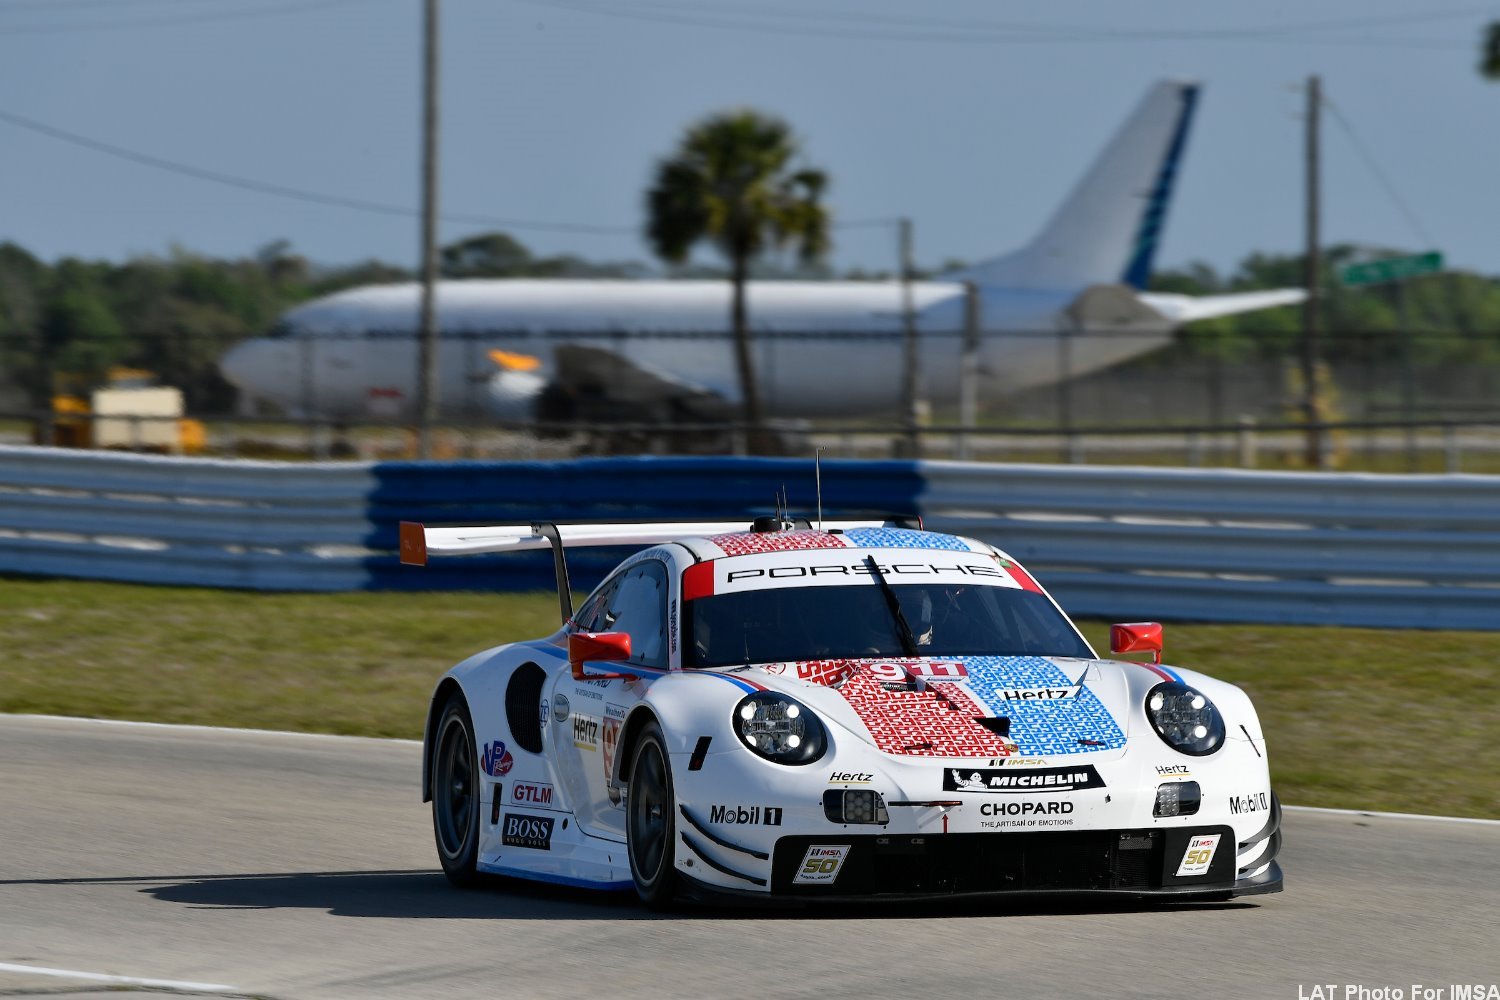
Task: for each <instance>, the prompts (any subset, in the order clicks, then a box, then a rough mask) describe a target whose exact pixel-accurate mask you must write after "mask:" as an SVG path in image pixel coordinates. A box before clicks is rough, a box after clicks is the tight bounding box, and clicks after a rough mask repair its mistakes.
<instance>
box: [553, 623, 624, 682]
mask: <svg viewBox="0 0 1500 1000" xmlns="http://www.w3.org/2000/svg"><path fill="white" fill-rule="evenodd" d="M628 659H630V633H629V632H574V633H573V634H572V635H570V636H568V663H569V664H570V665H572V667H573V679H574V680H576V681H603V680H615V679H617V678H621V677H635V676H636V675H635V674H586V673H584V672H583V664H584V661H586V660H593V661H596V662H597V661H599V660H612V661H619V660H628Z"/></svg>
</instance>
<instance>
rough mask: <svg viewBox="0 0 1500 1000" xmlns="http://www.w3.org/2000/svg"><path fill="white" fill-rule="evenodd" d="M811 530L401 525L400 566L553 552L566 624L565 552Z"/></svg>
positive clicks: (873, 524) (690, 524) (825, 525)
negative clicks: (438, 557)
mask: <svg viewBox="0 0 1500 1000" xmlns="http://www.w3.org/2000/svg"><path fill="white" fill-rule="evenodd" d="M787 526H791V527H797V528H810V527H812V524H810V523H809V522H806V521H796V522H794V523H793V524H792V525H784V524H783V522H781V521H780V520H779V519H777V518H756V520H755V522H754V523H753V524H746V523H745V522H744V521H743V520H740V521H656V522H646V523H640V522H636V523H623V524H556V523H554V522H551V521H538V522H534V523H532V524H499V525H490V526H482V527H472V528H429V527H427V526H426V525H425V524H420V523H418V522H416V521H402V522H401V562H402V564H403V565H406V566H426V565H427V560H428V558H429V557H430V556H435V555H442V556H464V555H478V554H480V553H485V552H526V551H530V550H534V549H545V548H551V549H552V564H553V567H554V569H555V570H556V571H557V599H558V604H559V606H560V608H561V610H562V617H563V621H564V622H566V621H568V620H569V619H570V618H572V617H573V591H572V589H571V588H570V586H569V585H568V564H567V560H566V559H565V558H564V556H563V549H564V548H565V547H583V546H601V545H617V546H618V545H641V546H646V545H660V544H661V543H663V542H675V541H678V540H680V539H683V538H698V537H700V536H707V535H727V534H731V533H733V532H740V531H746V530H750V531H757V530H758V531H776V530H779V529H781V528H783V527H787ZM817 526H818V528H819V529H821V530H824V531H830V530H837V531H849V530H851V529H854V528H884V527H899V528H907V527H915V528H920V527H921V520H920V518H893V519H888V520H870V521H819V522H818V525H817Z"/></svg>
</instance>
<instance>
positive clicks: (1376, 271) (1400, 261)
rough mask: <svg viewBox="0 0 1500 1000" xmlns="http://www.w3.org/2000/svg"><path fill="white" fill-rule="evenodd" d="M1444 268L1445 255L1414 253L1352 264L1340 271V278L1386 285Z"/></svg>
mask: <svg viewBox="0 0 1500 1000" xmlns="http://www.w3.org/2000/svg"><path fill="white" fill-rule="evenodd" d="M1442 269H1443V255H1442V254H1441V253H1439V252H1438V251H1436V250H1434V251H1432V252H1431V253H1419V254H1412V255H1411V256H1410V257H1388V258H1386V259H1385V260H1369V261H1365V262H1364V263H1363V264H1350V265H1349V266H1348V267H1346V268H1344V269H1343V270H1342V271H1341V272H1339V280H1340V281H1342V282H1343V283H1344V284H1346V285H1384V284H1386V283H1387V282H1391V281H1404V280H1405V279H1407V278H1415V277H1417V276H1418V275H1420V274H1433V273H1435V272H1437V271H1441V270H1442Z"/></svg>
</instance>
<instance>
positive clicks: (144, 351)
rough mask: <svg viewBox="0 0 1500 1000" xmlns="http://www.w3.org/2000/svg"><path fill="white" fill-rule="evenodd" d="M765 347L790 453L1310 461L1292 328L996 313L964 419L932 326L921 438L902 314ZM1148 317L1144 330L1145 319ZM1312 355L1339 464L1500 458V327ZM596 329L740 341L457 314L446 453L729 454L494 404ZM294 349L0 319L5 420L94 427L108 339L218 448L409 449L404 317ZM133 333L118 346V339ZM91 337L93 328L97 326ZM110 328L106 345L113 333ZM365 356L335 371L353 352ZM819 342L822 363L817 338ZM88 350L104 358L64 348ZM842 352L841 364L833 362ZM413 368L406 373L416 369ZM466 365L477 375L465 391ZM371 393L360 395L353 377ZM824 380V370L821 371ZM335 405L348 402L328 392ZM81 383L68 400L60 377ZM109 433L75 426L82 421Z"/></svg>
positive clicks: (697, 415) (609, 336)
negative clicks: (852, 390) (1119, 324)
mask: <svg viewBox="0 0 1500 1000" xmlns="http://www.w3.org/2000/svg"><path fill="white" fill-rule="evenodd" d="M755 336H756V347H755V349H756V355H757V360H758V364H759V372H760V375H761V378H762V380H763V382H764V384H765V386H766V390H765V391H764V392H763V395H764V396H765V397H766V399H767V401H768V404H769V405H768V410H769V412H770V413H771V415H772V417H773V418H775V419H774V428H775V431H776V436H775V441H774V447H776V448H777V449H779V450H781V451H782V452H784V453H788V454H811V453H812V452H813V451H814V450H816V449H819V448H821V449H823V450H825V452H827V453H829V454H837V455H845V456H849V457H877V456H889V455H891V454H905V455H912V454H914V453H915V454H922V455H926V456H929V457H938V458H946V457H957V458H973V459H979V460H1008V461H1042V462H1055V461H1066V462H1089V463H1122V462H1123V463H1132V464H1189V465H1236V466H1242V467H1260V468H1288V467H1297V465H1298V464H1299V462H1300V461H1301V458H1300V455H1301V452H1302V451H1303V450H1304V449H1303V441H1304V438H1305V436H1306V434H1307V431H1308V427H1307V424H1306V412H1307V411H1306V408H1305V405H1304V401H1305V395H1306V389H1305V386H1304V384H1303V379H1302V372H1301V367H1300V364H1299V362H1298V360H1297V356H1296V348H1297V338H1296V334H1295V332H1291V331H1287V330H1268V331H1266V332H1265V333H1264V334H1261V335H1255V336H1249V337H1237V338H1235V339H1233V340H1230V339H1226V338H1218V337H1215V336H1212V335H1209V334H1203V333H1197V332H1188V333H1179V334H1177V335H1176V336H1175V337H1174V338H1170V339H1167V340H1165V342H1164V343H1163V345H1162V346H1161V347H1160V348H1158V349H1155V350H1151V351H1149V352H1147V353H1143V354H1139V355H1137V356H1135V357H1132V358H1129V359H1128V360H1125V361H1123V362H1121V363H1118V364H1113V365H1107V366H1103V367H1101V366H1100V365H1099V364H1098V361H1099V359H1100V358H1109V357H1112V356H1116V355H1118V354H1119V353H1120V351H1121V342H1122V337H1128V336H1131V335H1128V334H1127V335H1121V334H1113V333H1080V332H1066V331H1064V332H1059V331H1056V330H1037V331H1010V330H1005V331H997V330H992V331H982V332H981V333H980V335H979V337H978V338H977V345H976V348H975V350H976V355H974V356H975V357H977V362H978V363H977V367H978V369H979V371H980V375H979V377H978V379H977V381H976V383H975V394H976V398H977V408H976V410H975V416H974V418H973V420H972V421H965V420H964V419H963V417H962V415H961V411H960V409H959V407H958V404H957V400H958V398H959V397H960V395H961V386H962V381H963V377H962V371H963V369H964V364H965V350H964V339H965V338H964V336H963V334H962V333H961V332H959V331H924V332H923V333H922V343H923V350H922V371H921V376H922V378H921V382H922V383H923V385H924V393H923V395H924V399H925V402H926V405H925V406H924V407H923V408H922V411H921V412H922V419H921V421H920V423H919V428H918V432H917V434H916V436H915V437H916V441H915V444H914V443H913V438H912V435H911V434H910V429H909V428H908V427H907V426H906V425H905V424H904V423H903V421H902V419H901V416H900V413H901V407H900V403H901V400H900V392H901V380H902V370H901V365H900V352H901V337H900V334H899V333H855V332H846V331H796V332H786V331H780V332H764V331H762V332H757V333H756V335H755ZM1139 339H1140V338H1139V337H1137V340H1139ZM1321 340H1322V352H1321V353H1322V356H1323V359H1324V360H1323V361H1322V362H1321V363H1320V366H1319V368H1318V374H1317V397H1318V410H1317V412H1318V415H1319V421H1320V425H1321V426H1320V428H1319V429H1320V432H1321V433H1323V434H1324V435H1325V442H1326V444H1327V450H1328V453H1329V455H1330V461H1331V464H1332V466H1333V467H1335V468H1358V469H1372V470H1383V471H1403V470H1411V471H1417V470H1424V471H1441V470H1450V471H1454V470H1463V471H1486V472H1494V471H1500V337H1491V338H1481V337H1477V336H1472V335H1466V334H1459V333H1450V332H1442V331H1420V332H1413V333H1412V334H1411V335H1410V336H1409V337H1406V336H1403V335H1402V334H1400V333H1396V332H1393V331H1389V330H1380V331H1336V332H1328V333H1324V334H1323V335H1322V337H1321ZM563 342H567V343H581V344H585V345H589V346H594V347H598V348H601V349H603V350H606V351H609V352H611V353H612V354H614V355H617V356H618V357H620V358H624V359H632V358H634V357H636V356H638V355H646V354H648V353H649V354H653V355H656V356H660V355H661V353H662V352H661V349H662V348H663V347H666V348H667V350H668V352H669V353H670V352H688V351H696V352H699V353H702V352H703V351H705V350H707V351H710V352H711V351H715V350H719V351H721V352H722V354H723V358H724V363H723V365H722V366H721V369H720V376H721V378H723V379H724V380H725V381H726V382H727V383H728V384H729V385H733V384H734V379H733V365H732V360H731V358H732V351H731V348H730V345H729V341H728V338H727V336H726V335H725V334H724V333H722V332H696V331H671V332H665V331H664V332H657V333H642V332H637V331H630V332H626V331H621V330H613V331H599V332H595V333H589V334H580V333H576V332H559V331H546V330H510V331H471V332H465V333H456V334H455V333H449V334H445V337H444V340H443V344H442V347H441V354H442V357H443V364H444V365H445V366H448V367H449V368H451V369H457V370H459V371H460V372H461V374H460V375H459V377H457V378H456V379H454V378H450V379H448V380H447V382H448V385H449V395H448V397H447V398H445V399H444V400H443V403H444V417H443V420H442V424H441V426H440V427H439V428H438V429H437V432H436V440H437V442H438V447H439V449H440V451H441V453H442V454H443V455H445V456H447V457H476V458H481V457H482V458H559V457H567V456H570V455H580V454H604V453H630V452H644V453H688V454H712V453H734V452H737V451H743V450H745V448H746V444H747V441H748V440H749V435H748V434H747V429H746V428H744V427H742V426H739V425H737V424H736V423H735V422H734V420H733V411H732V410H729V409H723V410H721V411H720V412H717V413H709V414H705V413H704V412H703V411H702V410H698V411H694V410H692V409H683V410H681V411H679V412H675V413H674V412H649V411H648V409H647V408H645V407H641V406H636V407H625V408H622V409H619V410H618V411H617V412H612V413H609V414H608V415H607V416H603V417H601V416H600V415H599V413H598V412H594V413H592V414H590V413H587V412H582V413H579V414H577V415H576V419H572V420H556V419H554V420H550V421H540V420H536V419H500V418H499V417H497V416H496V411H495V408H494V406H493V400H492V399H491V397H490V395H489V392H490V381H491V379H492V378H493V377H494V376H495V375H497V374H499V373H500V369H499V368H498V367H497V365H498V364H499V362H497V361H495V360H494V358H493V356H492V352H494V351H496V350H501V351H505V352H508V353H509V354H511V355H514V356H519V357H523V358H536V359H538V360H539V361H540V362H541V364H542V367H541V369H540V370H541V371H542V372H543V373H544V374H545V373H547V372H548V371H549V370H550V369H549V359H550V358H551V352H552V348H553V347H554V346H555V345H557V344H559V343H563ZM284 343H285V344H286V345H287V347H288V350H289V351H290V355H289V357H290V363H289V364H288V365H287V366H286V369H285V373H284V375H285V377H284V380H283V384H281V385H279V386H278V387H277V388H278V389H279V390H280V393H281V398H282V404H281V405H279V406H278V405H269V404H265V403H259V404H257V403H256V402H255V401H252V400H244V399H240V398H238V395H237V393H236V392H235V390H234V389H233V387H231V386H229V385H228V384H227V383H226V382H225V381H224V379H223V377H222V375H221V374H220V373H219V371H218V370H217V361H218V359H219V358H220V357H221V356H222V355H223V353H224V352H225V351H226V350H228V349H229V347H230V346H232V345H231V344H229V343H226V342H221V340H219V339H217V338H215V337H213V336H212V335H209V334H203V335H198V336H189V335H185V334H183V333H180V332H178V333H174V334H173V335H171V336H170V337H157V336H154V335H152V334H150V333H140V334H136V335H132V336H127V337H125V338H123V341H121V342H120V343H116V344H114V345H113V347H112V348H110V345H104V344H100V345H95V346H97V347H98V348H99V349H98V350H79V349H77V348H78V345H77V344H76V343H75V344H73V345H71V348H70V350H68V351H53V352H51V353H50V356H45V355H46V354H47V352H44V351H42V350H40V349H39V347H38V344H37V342H36V341H35V340H33V339H32V338H27V337H7V338H0V440H3V441H8V442H12V443H18V442H24V441H36V442H49V441H51V442H56V441H58V440H59V437H58V434H57V428H58V426H59V424H60V423H71V424H73V425H76V426H85V427H92V426H93V424H94V423H95V422H96V421H99V420H102V419H104V417H102V416H101V415H99V414H96V413H93V412H91V410H90V408H89V407H88V406H87V402H88V391H87V390H88V387H90V386H92V387H99V386H103V385H105V384H107V383H108V377H109V373H108V370H107V366H105V365H103V364H101V363H100V362H99V359H102V358H107V357H108V358H111V359H112V360H118V361H120V362H122V363H125V364H131V365H136V366H139V367H141V368H146V369H148V370H149V371H150V372H151V373H152V374H153V375H154V376H155V377H156V379H157V380H158V381H159V382H160V383H161V384H164V385H172V386H176V387H177V388H179V389H181V390H182V393H183V398H184V401H185V414H184V415H185V416H186V417H188V418H191V419H193V420H195V421H197V422H198V423H199V425H200V427H201V435H199V436H200V437H201V440H199V441H197V442H195V443H194V445H193V447H195V448H198V449H201V450H202V451H204V452H206V453H209V454H222V455H248V456H257V457H298V456H307V457H338V456H351V457H352V456H359V457H365V458H390V457H402V456H404V455H408V454H411V453H412V451H413V449H414V447H415V446H414V437H413V435H412V434H411V432H410V430H409V425H410V422H411V419H412V418H411V416H410V413H411V409H412V408H411V406H410V400H409V399H408V398H406V397H408V396H409V395H410V392H409V391H407V389H406V388H405V387H404V386H402V385H394V386H387V385H373V384H372V385H368V386H367V385H363V384H358V385H355V384H352V383H350V382H349V380H350V379H354V380H356V381H357V380H358V379H359V377H360V376H358V375H356V374H353V372H355V371H357V369H358V359H359V358H360V357H362V356H364V355H366V354H369V353H370V352H373V351H376V350H381V349H388V348H390V347H391V346H393V345H394V346H397V347H400V348H401V349H407V348H406V345H410V348H409V349H410V353H411V355H412V357H413V358H414V357H415V353H416V352H415V345H414V343H413V341H412V337H411V335H410V334H409V333H406V332H390V333H382V332H374V333H361V334H351V335H349V336H345V337H337V336H336V337H328V338H319V339H316V340H308V339H299V338H297V337H289V338H286V339H285V341H284ZM122 344H123V345H129V346H121V345H122ZM85 346H87V345H85ZM106 348H109V349H106ZM341 358H342V359H345V360H346V361H347V362H348V363H349V364H350V365H352V366H353V367H351V368H350V369H349V371H350V374H348V375H347V377H345V378H343V381H342V382H341V381H340V375H339V368H338V363H339V359H341ZM808 358H817V359H820V360H819V362H818V364H817V365H815V366H811V367H815V368H817V371H816V373H815V375H813V376H809V374H808V372H806V371H801V370H800V369H802V368H806V367H809V366H808V365H805V364H803V363H802V362H803V359H808ZM69 359H73V360H74V361H75V362H76V361H79V360H80V359H82V360H85V361H88V362H89V364H88V365H81V366H80V367H79V368H74V369H69V368H66V367H63V366H64V365H67V364H69V363H70V361H69ZM830 359H832V360H831V363H830ZM793 374H797V375H798V376H799V377H800V378H802V380H803V382H804V383H806V382H807V380H808V378H809V377H811V378H813V383H812V384H814V385H816V384H817V380H819V379H821V380H824V382H825V383H826V382H829V381H832V380H849V379H857V380H860V384H861V387H862V390H863V391H866V392H867V394H868V397H869V399H870V401H871V405H870V406H869V407H868V408H867V409H864V410H863V412H853V413H848V412H846V413H842V414H839V415H837V416H827V417H821V418H813V419H803V418H795V417H792V418H787V417H784V416H779V414H782V413H784V412H785V408H784V407H782V406H780V405H778V404H779V403H780V401H781V400H780V399H779V398H778V393H782V394H783V396H784V389H783V388H779V387H784V386H785V385H786V384H788V382H789V380H791V379H792V376H793ZM414 384H415V373H414V372H412V373H411V375H410V378H409V380H407V382H406V385H408V386H409V385H414ZM455 385H461V386H462V390H461V391H459V392H456V393H455V392H454V391H453V388H452V387H453V386H455ZM351 390H352V391H354V392H356V393H365V394H366V395H365V396H364V397H363V405H362V406H358V407H356V408H355V409H354V410H353V411H351V410H350V408H349V406H348V405H347V397H348V395H349V392H350V391H351ZM814 391H816V390H814ZM335 392H337V393H338V394H339V396H340V400H339V405H338V406H334V405H332V404H333V403H334V402H335V400H334V398H333V395H334V393H335ZM70 394H71V395H73V397H74V400H75V402H74V403H73V404H70V405H67V406H64V405H62V404H61V402H60V400H61V398H62V397H65V396H69V395H70ZM112 419H124V421H125V425H126V426H127V427H130V428H134V431H133V432H131V433H126V434H125V437H124V441H126V442H129V443H121V441H120V438H119V436H118V435H116V436H115V438H114V440H115V441H116V443H117V445H118V446H122V447H127V448H142V449H146V448H150V447H153V445H152V444H151V442H153V441H155V440H157V439H158V437H159V435H155V434H153V433H151V432H150V428H151V427H152V426H153V425H155V424H159V423H160V422H161V421H163V420H166V419H169V418H165V417H145V416H141V417H136V418H131V417H128V416H127V417H124V418H118V417H116V418H112ZM94 438H95V436H94V435H92V434H90V435H80V437H79V440H81V441H88V440H94Z"/></svg>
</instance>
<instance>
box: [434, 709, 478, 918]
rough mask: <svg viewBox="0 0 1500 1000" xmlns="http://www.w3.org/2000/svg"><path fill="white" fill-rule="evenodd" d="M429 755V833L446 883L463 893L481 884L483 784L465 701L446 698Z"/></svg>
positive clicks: (471, 723)
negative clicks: (481, 807)
mask: <svg viewBox="0 0 1500 1000" xmlns="http://www.w3.org/2000/svg"><path fill="white" fill-rule="evenodd" d="M433 748H434V749H433V754H432V832H433V835H434V837H435V838H436V840H437V849H438V860H439V861H440V862H442V865H443V874H444V875H446V876H448V881H449V882H452V883H453V884H454V885H456V886H458V887H459V888H462V889H467V888H470V887H472V886H474V885H476V884H478V881H479V874H478V872H477V870H476V869H475V864H476V862H477V861H478V860H479V811H480V796H481V793H482V791H483V787H484V784H483V782H482V781H481V780H480V777H479V766H478V762H477V761H476V760H475V754H474V723H473V721H472V720H471V719H470V718H469V706H468V704H467V703H465V701H464V699H463V696H462V695H461V694H458V693H457V692H454V693H453V694H451V695H449V696H448V703H447V704H446V705H445V706H444V707H443V714H442V718H441V721H440V722H439V723H438V728H437V738H436V740H435V741H434V743H433Z"/></svg>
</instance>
